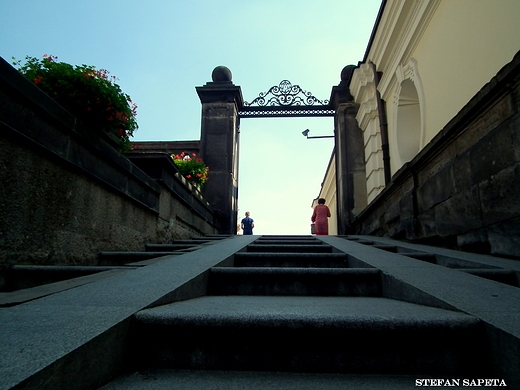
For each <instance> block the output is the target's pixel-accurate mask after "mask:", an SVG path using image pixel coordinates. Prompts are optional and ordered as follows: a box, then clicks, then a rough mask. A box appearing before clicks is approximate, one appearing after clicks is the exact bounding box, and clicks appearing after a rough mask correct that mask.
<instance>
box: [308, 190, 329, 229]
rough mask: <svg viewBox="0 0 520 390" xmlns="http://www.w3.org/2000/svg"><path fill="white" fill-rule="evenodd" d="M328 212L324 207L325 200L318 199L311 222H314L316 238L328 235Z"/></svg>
mask: <svg viewBox="0 0 520 390" xmlns="http://www.w3.org/2000/svg"><path fill="white" fill-rule="evenodd" d="M328 218H330V210H329V208H328V207H327V206H325V199H323V198H320V199H318V204H317V205H316V207H314V212H313V213H312V217H311V221H312V222H314V225H315V228H316V235H317V236H327V235H328V234H329V220H328Z"/></svg>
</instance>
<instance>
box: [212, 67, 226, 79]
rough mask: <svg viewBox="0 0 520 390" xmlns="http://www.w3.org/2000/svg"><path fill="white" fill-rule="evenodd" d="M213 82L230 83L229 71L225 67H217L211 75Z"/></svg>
mask: <svg viewBox="0 0 520 390" xmlns="http://www.w3.org/2000/svg"><path fill="white" fill-rule="evenodd" d="M211 79H212V80H213V81H214V82H219V81H220V82H222V81H231V71H230V70H229V69H228V68H227V67H225V66H217V67H216V68H215V69H213V73H211Z"/></svg>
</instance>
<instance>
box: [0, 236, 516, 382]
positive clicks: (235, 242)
mask: <svg viewBox="0 0 520 390" xmlns="http://www.w3.org/2000/svg"><path fill="white" fill-rule="evenodd" d="M99 260H100V265H98V266H97V267H99V268H98V269H99V270H100V271H101V272H97V273H96V274H92V275H84V276H80V277H76V278H73V279H70V280H66V281H61V282H57V283H51V284H50V285H45V286H39V287H34V288H35V289H44V290H45V291H44V292H43V293H42V291H40V294H42V295H41V296H40V297H38V296H36V295H34V294H33V295H32V296H29V295H30V294H29V295H28V293H29V292H28V291H25V293H22V292H16V291H15V292H12V293H10V292H8V293H3V294H7V295H5V296H4V298H5V299H7V301H6V303H5V306H4V307H1V308H0V324H1V327H2V332H0V390H14V389H19V390H21V389H38V390H90V389H102V390H123V389H124V390H167V389H168V390H169V389H175V390H197V389H204V390H222V389H225V390H239V389H240V390H242V389H248V390H282V389H283V390H302V389H303V390H311V389H312V390H340V389H341V390H344V389H356V390H374V389H378V390H385V389H386V390H403V389H412V388H413V389H415V388H416V387H417V386H419V385H422V386H424V387H432V383H434V384H435V383H440V382H435V381H434V382H429V383H430V386H427V383H428V382H425V381H427V380H430V379H431V380H435V379H439V378H440V379H442V380H444V381H446V380H448V379H453V381H456V380H459V381H461V380H462V379H464V378H466V379H477V378H489V379H497V380H502V381H505V382H506V383H507V385H508V386H509V388H511V389H520V374H519V371H518V367H519V366H520V354H519V353H518V351H520V306H519V302H520V288H519V287H518V285H519V284H518V281H519V280H520V263H519V262H518V261H516V260H512V259H499V258H495V257H491V256H485V255H475V254H471V253H464V252H458V251H450V250H447V249H442V248H435V247H426V246H421V245H414V244H409V243H404V242H398V241H395V240H389V239H384V238H376V237H368V236H347V237H335V236H320V237H313V236H209V237H204V238H199V239H193V240H186V241H185V242H184V241H183V242H178V241H177V242H174V243H172V244H168V245H148V246H147V247H146V248H145V250H144V251H143V252H125V253H102V254H100V257H99ZM102 263H103V264H105V265H101V264H102ZM62 271H63V272H64V270H54V271H52V270H50V269H49V270H47V271H46V272H47V273H52V272H57V273H60V272H62ZM76 271H80V270H76ZM87 271H88V270H81V272H87ZM24 272H25V271H24ZM25 290H32V289H30V288H29V289H25ZM10 294H19V295H18V298H17V299H18V300H13V299H12V297H11V296H10ZM20 294H21V295H20ZM0 298H1V296H0ZM14 352H16V353H14ZM79 378H80V379H79ZM444 383H446V382H444ZM454 383H455V382H449V384H450V385H451V384H454ZM491 383H492V384H491V385H489V386H488V387H486V385H485V384H482V383H479V384H478V387H479V388H482V389H485V388H494V387H493V386H496V384H497V383H500V385H501V386H502V384H503V382H491ZM433 386H434V385H433ZM445 386H446V384H445ZM451 387H453V388H462V387H467V386H462V385H461V386H451ZM502 387H503V386H502Z"/></svg>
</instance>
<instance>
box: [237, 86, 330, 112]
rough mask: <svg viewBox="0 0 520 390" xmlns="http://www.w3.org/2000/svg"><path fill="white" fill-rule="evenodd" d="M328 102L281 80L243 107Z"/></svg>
mask: <svg viewBox="0 0 520 390" xmlns="http://www.w3.org/2000/svg"><path fill="white" fill-rule="evenodd" d="M328 103H329V101H328V100H319V99H318V98H316V97H315V96H314V95H313V94H312V93H310V92H307V91H304V90H303V89H301V88H300V86H299V85H292V84H291V82H290V81H289V80H282V81H281V82H280V84H279V85H278V86H274V87H271V88H270V89H269V91H267V92H260V94H259V95H258V97H257V98H256V99H254V100H253V101H252V102H251V103H248V102H244V106H246V107H251V106H260V107H262V106H312V105H314V104H320V105H327V104H328Z"/></svg>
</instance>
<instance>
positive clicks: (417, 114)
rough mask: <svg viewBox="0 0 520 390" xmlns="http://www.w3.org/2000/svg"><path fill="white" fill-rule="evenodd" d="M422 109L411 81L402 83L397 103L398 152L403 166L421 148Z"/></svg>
mask: <svg viewBox="0 0 520 390" xmlns="http://www.w3.org/2000/svg"><path fill="white" fill-rule="evenodd" d="M421 132H422V129H421V108H420V104H419V96H418V94H417V89H416V88H415V85H414V83H413V82H412V80H410V79H406V80H403V81H402V82H401V91H400V93H399V99H398V101H397V124H396V136H397V139H396V140H397V150H398V153H399V159H400V162H401V164H404V163H407V162H408V161H410V160H411V159H413V158H414V157H415V155H416V154H417V153H418V152H419V150H420V147H421Z"/></svg>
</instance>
